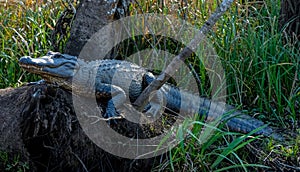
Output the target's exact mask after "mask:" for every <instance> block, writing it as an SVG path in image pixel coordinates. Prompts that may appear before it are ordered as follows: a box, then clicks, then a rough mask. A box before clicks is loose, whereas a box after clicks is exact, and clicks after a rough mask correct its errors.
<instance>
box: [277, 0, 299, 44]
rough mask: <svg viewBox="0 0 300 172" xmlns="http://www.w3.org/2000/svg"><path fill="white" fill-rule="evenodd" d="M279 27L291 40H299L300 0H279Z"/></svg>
mask: <svg viewBox="0 0 300 172" xmlns="http://www.w3.org/2000/svg"><path fill="white" fill-rule="evenodd" d="M279 28H280V29H281V30H283V31H284V32H285V33H286V34H287V35H288V36H289V37H290V38H292V40H294V41H299V40H300V1H299V0H281V10H280V20H279Z"/></svg>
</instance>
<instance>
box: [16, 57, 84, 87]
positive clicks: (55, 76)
mask: <svg viewBox="0 0 300 172" xmlns="http://www.w3.org/2000/svg"><path fill="white" fill-rule="evenodd" d="M19 64H20V66H21V67H22V68H23V69H25V70H26V71H28V72H30V73H34V74H38V75H40V76H42V78H44V79H45V80H46V81H48V82H55V83H58V84H59V85H66V84H67V83H66V82H70V81H71V80H72V77H73V76H74V74H75V73H76V72H77V71H78V70H79V66H80V65H79V63H78V60H77V57H76V56H71V55H67V54H60V53H57V52H51V51H49V52H48V53H47V54H46V55H45V56H42V57H39V58H31V57H29V56H24V57H22V58H20V60H19Z"/></svg>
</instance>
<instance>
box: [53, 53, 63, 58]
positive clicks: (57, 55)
mask: <svg viewBox="0 0 300 172" xmlns="http://www.w3.org/2000/svg"><path fill="white" fill-rule="evenodd" d="M61 56H62V55H61V54H54V56H53V58H60V57H61Z"/></svg>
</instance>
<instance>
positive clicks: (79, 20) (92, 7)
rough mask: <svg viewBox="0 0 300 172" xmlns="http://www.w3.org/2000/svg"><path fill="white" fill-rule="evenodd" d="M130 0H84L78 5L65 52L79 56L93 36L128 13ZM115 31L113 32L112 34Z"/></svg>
mask: <svg viewBox="0 0 300 172" xmlns="http://www.w3.org/2000/svg"><path fill="white" fill-rule="evenodd" d="M128 4H129V2H128V0H119V1H117V2H115V3H114V1H110V0H108V1H104V0H92V1H91V0H82V1H80V4H79V5H78V8H77V12H76V16H75V19H74V23H73V25H72V27H71V31H70V38H69V40H68V41H67V44H66V47H65V50H64V53H66V54H70V55H74V56H78V55H79V54H80V51H81V49H82V48H83V46H84V45H85V43H86V42H87V41H88V40H89V39H90V38H91V36H92V35H93V34H94V33H96V32H97V31H99V30H100V29H101V28H102V27H103V26H105V25H107V24H108V23H109V22H113V21H114V20H116V19H118V18H121V17H124V16H126V15H127V14H128ZM113 34H114V33H111V36H114V35H113Z"/></svg>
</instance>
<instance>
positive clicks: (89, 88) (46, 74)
mask: <svg viewBox="0 0 300 172" xmlns="http://www.w3.org/2000/svg"><path fill="white" fill-rule="evenodd" d="M19 64H20V66H21V67H22V68H23V69H24V70H26V71H28V72H30V73H34V74H38V75H40V76H42V78H43V79H44V80H45V81H46V82H49V83H55V84H56V85H58V86H60V87H62V88H64V89H67V90H71V91H72V92H73V93H75V94H79V95H83V96H87V95H92V96H95V95H96V97H97V98H103V97H105V98H108V102H107V107H106V110H105V113H104V114H103V117H105V118H110V117H115V116H118V115H119V113H118V112H117V110H116V109H118V108H119V107H120V106H122V105H123V104H124V102H125V101H126V93H125V92H126V91H124V90H126V89H128V87H129V89H128V90H129V91H128V93H127V94H129V95H128V97H129V100H130V102H134V101H135V100H136V99H137V98H138V96H139V95H140V94H141V93H142V91H143V90H144V89H145V88H146V87H147V86H148V85H149V84H150V83H151V82H152V81H153V80H154V79H155V76H154V75H153V74H152V73H151V72H149V71H148V70H147V69H145V68H143V67H140V66H138V65H136V64H134V63H131V62H128V61H122V60H108V59H107V60H104V59H102V60H97V61H91V62H85V61H83V60H81V59H79V58H78V57H76V56H71V55H68V54H61V53H59V52H51V51H50V52H48V53H47V54H46V55H45V56H42V57H39V58H31V57H30V56H24V57H21V58H20V59H19ZM116 74H117V75H119V77H118V78H119V79H117V80H114V82H113V81H112V80H113V77H115V75H116ZM91 77H94V78H91ZM126 80H130V81H131V82H130V85H129V86H128V84H127V85H126V84H124V83H126V82H125V81H126ZM153 97H154V98H153V101H152V100H150V101H149V102H148V105H147V106H146V107H145V108H144V112H145V113H147V115H152V116H156V115H157V114H158V113H159V112H161V109H163V108H162V106H165V109H169V110H170V111H172V112H179V111H180V113H198V114H199V115H202V116H203V118H206V120H209V121H212V120H216V119H217V118H219V117H221V119H222V120H221V121H223V122H224V123H225V124H226V125H227V126H228V128H229V129H230V130H231V131H235V132H240V133H249V132H251V131H253V130H255V129H257V128H261V129H260V130H258V131H256V132H255V133H254V134H255V135H262V136H265V137H272V138H273V139H276V140H282V137H281V136H280V135H279V134H278V133H276V132H274V131H273V129H272V128H271V127H269V126H267V125H265V124H264V123H263V122H262V121H260V120H257V119H255V118H253V117H251V116H249V115H247V114H245V113H243V112H242V111H240V110H237V109H236V108H234V107H233V106H231V105H227V104H225V103H223V102H217V101H212V100H210V99H208V98H203V97H200V96H196V95H193V94H191V93H189V92H186V91H181V90H179V88H178V87H176V86H174V85H172V84H168V83H166V84H164V85H163V86H162V87H161V88H160V89H159V90H158V91H157V93H156V94H155V95H154V96H153ZM183 97H188V98H189V99H187V100H186V99H184V100H183ZM194 100H199V101H194ZM161 102H165V104H163V103H161ZM199 102H200V104H199ZM210 109H213V111H211V110H210Z"/></svg>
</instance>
